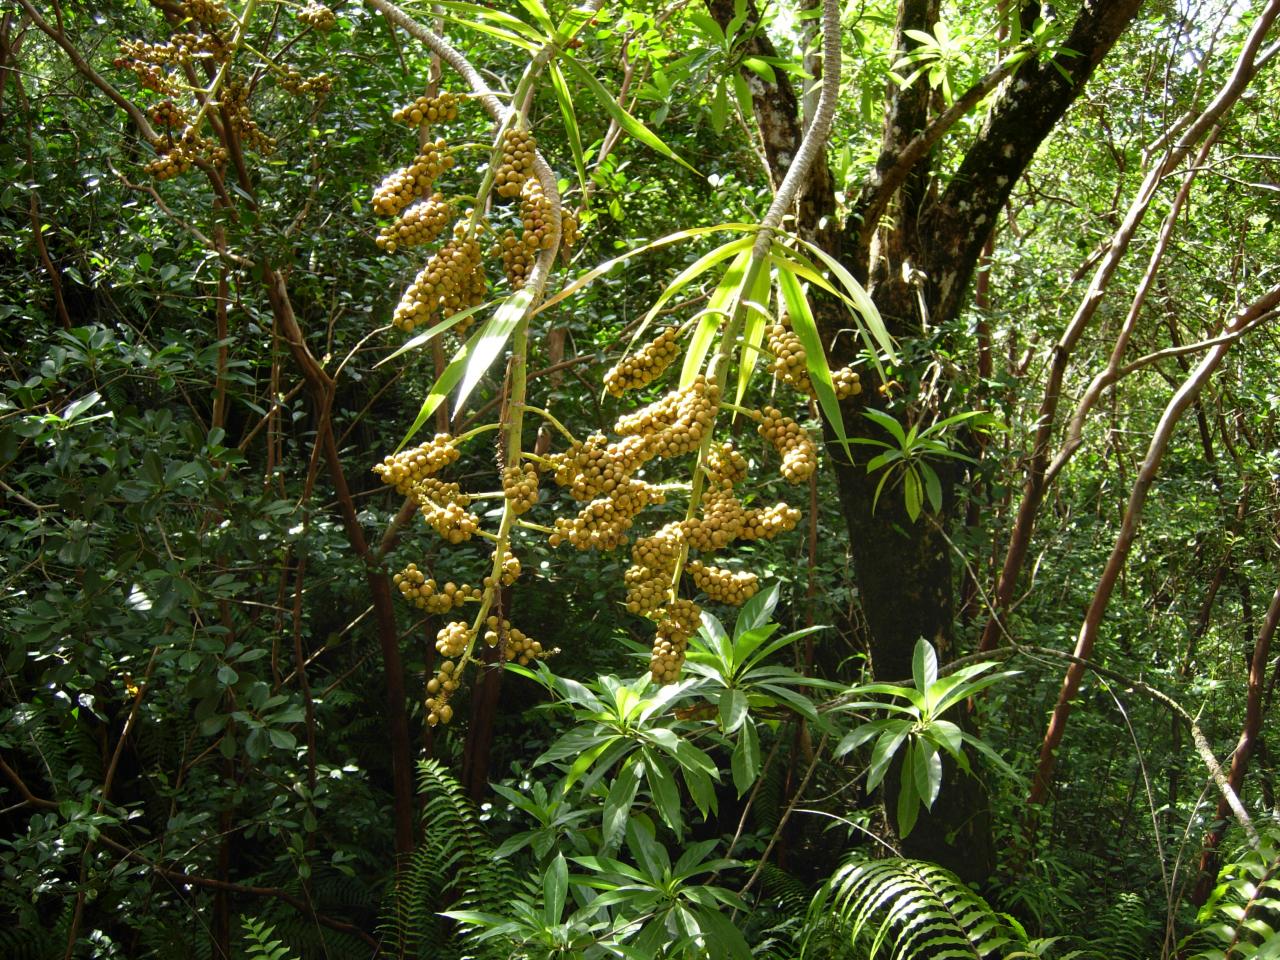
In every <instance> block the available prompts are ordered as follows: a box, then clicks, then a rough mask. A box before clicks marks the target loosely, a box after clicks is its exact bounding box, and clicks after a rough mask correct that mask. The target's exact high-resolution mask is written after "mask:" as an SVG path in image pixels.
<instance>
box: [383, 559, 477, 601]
mask: <svg viewBox="0 0 1280 960" xmlns="http://www.w3.org/2000/svg"><path fill="white" fill-rule="evenodd" d="M391 580H392V582H393V583H394V584H395V585H396V587H397V588H398V589H399V591H400V595H401V596H402V597H404V598H405V600H407V601H408V602H409V603H411V604H413V605H414V606H415V607H417V608H418V609H419V610H425V611H426V612H427V613H448V612H449V611H450V610H452V609H453V608H454V607H460V606H462V605H463V604H464V603H466V602H467V601H468V600H479V599H480V588H479V587H473V586H471V585H470V584H467V583H464V584H462V585H461V586H458V585H457V584H455V583H454V582H453V581H452V580H451V581H449V582H448V583H446V584H445V585H444V586H443V587H441V586H438V585H437V584H436V582H435V580H432V579H428V578H427V576H426V575H425V574H424V573H423V572H422V571H421V570H419V569H418V565H417V564H416V563H411V564H409V565H408V566H406V567H405V568H404V569H403V570H401V571H400V572H399V573H397V574H396V575H395V576H394V577H392V578H391Z"/></svg>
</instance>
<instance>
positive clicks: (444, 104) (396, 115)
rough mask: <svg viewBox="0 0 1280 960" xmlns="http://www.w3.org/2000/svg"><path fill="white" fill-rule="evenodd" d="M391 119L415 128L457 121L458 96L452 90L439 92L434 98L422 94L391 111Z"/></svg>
mask: <svg viewBox="0 0 1280 960" xmlns="http://www.w3.org/2000/svg"><path fill="white" fill-rule="evenodd" d="M391 119H392V120H394V121H396V122H397V123H407V124H410V125H411V126H415V127H418V126H426V125H427V124H432V123H447V122H449V121H450V120H457V119H458V95H457V94H456V93H454V92H453V91H452V90H441V91H440V92H439V93H438V94H436V95H435V96H434V97H431V96H428V95H427V94H425V93H424V94H423V95H422V96H420V97H418V99H416V100H414V101H413V103H410V104H407V105H405V106H403V107H400V108H399V109H398V110H395V111H393V112H392V114H391Z"/></svg>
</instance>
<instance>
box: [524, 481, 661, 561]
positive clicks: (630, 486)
mask: <svg viewBox="0 0 1280 960" xmlns="http://www.w3.org/2000/svg"><path fill="white" fill-rule="evenodd" d="M664 500H665V495H664V494H663V492H662V491H661V490H659V489H658V488H657V487H654V486H652V485H651V484H648V483H645V482H643V481H641V480H627V481H625V482H623V483H622V484H620V485H619V486H617V487H614V489H613V490H611V491H610V492H609V495H608V496H606V497H601V498H600V499H598V500H592V501H591V502H590V503H589V504H587V505H586V506H585V507H584V508H583V509H582V510H581V512H579V513H578V515H577V516H576V517H574V518H573V519H568V518H566V517H559V518H557V520H556V524H555V532H554V533H552V534H551V535H550V536H549V537H548V538H547V542H548V543H550V544H551V546H553V547H558V546H560V545H561V544H563V543H568V544H571V545H572V546H574V547H577V548H578V549H579V550H605V551H608V550H614V549H616V548H617V547H620V546H622V544H624V543H626V542H627V531H628V530H630V529H631V525H632V523H633V522H634V518H635V516H636V514H638V513H639V512H640V511H641V510H643V509H644V508H645V507H647V506H648V505H649V504H651V503H662V502H664Z"/></svg>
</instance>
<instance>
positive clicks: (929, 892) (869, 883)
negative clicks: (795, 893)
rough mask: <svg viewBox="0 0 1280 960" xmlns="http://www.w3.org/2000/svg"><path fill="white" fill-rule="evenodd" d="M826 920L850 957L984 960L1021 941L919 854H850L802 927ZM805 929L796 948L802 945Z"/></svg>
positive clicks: (1022, 941) (972, 895)
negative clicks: (842, 937) (839, 931)
mask: <svg viewBox="0 0 1280 960" xmlns="http://www.w3.org/2000/svg"><path fill="white" fill-rule="evenodd" d="M832 921H834V922H835V923H837V924H838V925H840V926H841V927H842V928H843V929H844V930H845V931H846V932H847V936H848V939H849V943H850V944H851V945H852V947H853V948H854V953H855V956H858V957H860V958H864V960H876V957H878V956H881V955H882V954H881V949H882V948H886V947H887V948H888V952H887V954H886V955H887V956H888V957H889V958H890V960H914V958H923V957H928V958H930V960H940V958H973V960H987V958H993V957H997V956H1001V955H1003V953H1004V952H1006V951H1007V949H1009V948H1015V947H1022V946H1025V938H1024V936H1023V934H1022V932H1021V931H1020V930H1019V929H1018V928H1017V927H1015V926H1014V925H1013V924H1012V923H1010V922H1009V920H1008V919H1007V918H1005V917H1004V916H1003V915H1001V914H998V913H996V912H995V911H994V910H993V909H991V907H990V905H989V904H988V903H987V902H986V901H985V900H983V899H982V897H980V896H978V895H977V894H976V893H974V892H973V891H972V890H971V889H969V887H967V886H966V885H965V884H964V882H963V881H961V880H960V878H959V877H957V876H956V875H955V874H953V873H951V872H950V871H949V870H945V869H943V868H942V867H939V866H937V865H936V864H932V863H927V862H925V861H922V860H906V859H900V858H896V857H895V858H890V859H886V860H862V859H855V860H851V861H849V862H848V863H846V864H845V865H844V866H842V867H841V868H840V869H839V870H837V871H836V873H835V875H834V876H832V877H831V879H830V880H828V881H827V882H826V883H825V884H824V885H823V886H822V889H820V890H819V891H818V893H817V895H816V896H815V897H814V899H813V902H812V904H810V907H809V913H808V915H807V917H806V922H805V927H806V931H815V932H816V931H819V930H821V929H823V928H824V927H826V926H827V925H829V924H830V923H831V922H832ZM808 948H809V936H808V933H806V936H805V940H804V951H803V953H802V955H808V956H813V954H812V953H810V952H809V950H808Z"/></svg>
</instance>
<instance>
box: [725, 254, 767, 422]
mask: <svg viewBox="0 0 1280 960" xmlns="http://www.w3.org/2000/svg"><path fill="white" fill-rule="evenodd" d="M752 239H753V240H754V238H752ZM768 302H769V271H768V270H761V271H759V272H758V273H757V274H756V279H755V282H754V283H753V284H752V285H751V300H750V301H749V302H748V303H747V304H746V308H747V313H746V317H745V319H744V322H743V327H742V350H741V351H740V352H739V354H738V388H737V390H736V391H735V393H734V398H733V402H734V403H736V404H741V403H742V398H743V397H744V396H745V395H746V393H747V386H748V385H749V384H750V383H751V374H752V373H753V372H754V371H755V368H756V362H757V361H758V360H759V359H760V344H761V343H762V342H763V341H764V328H765V326H766V325H767V324H768V322H769V314H768V310H767V307H766V306H765V305H766V304H768ZM736 415H737V414H736V413H735V416H736Z"/></svg>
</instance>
